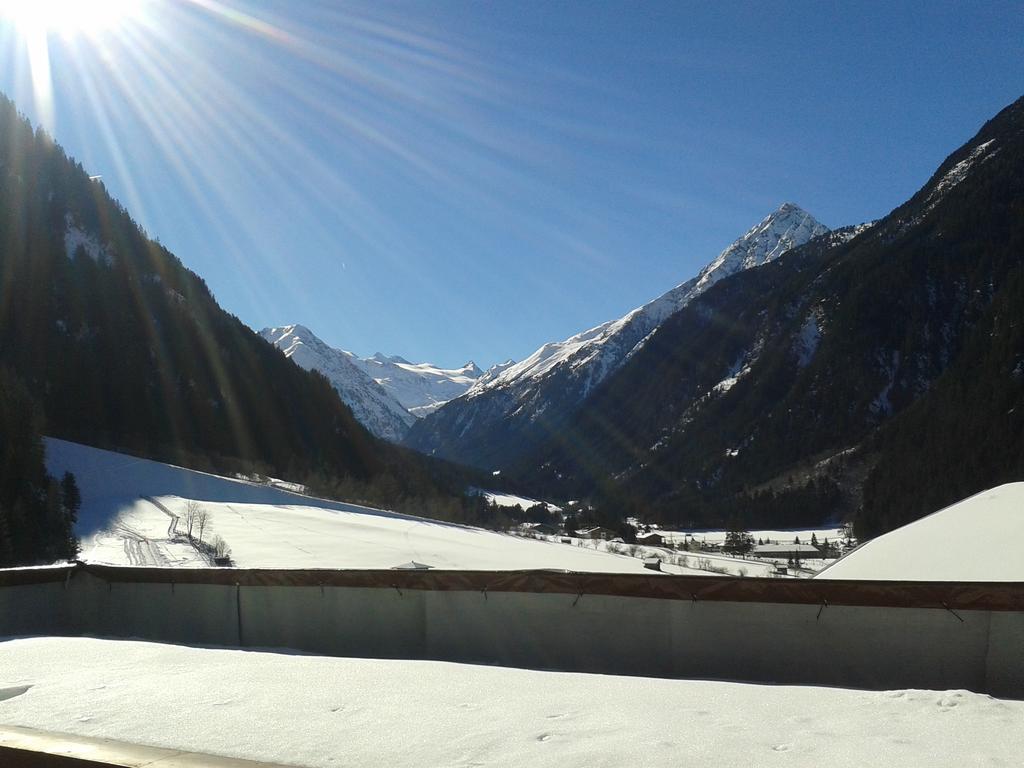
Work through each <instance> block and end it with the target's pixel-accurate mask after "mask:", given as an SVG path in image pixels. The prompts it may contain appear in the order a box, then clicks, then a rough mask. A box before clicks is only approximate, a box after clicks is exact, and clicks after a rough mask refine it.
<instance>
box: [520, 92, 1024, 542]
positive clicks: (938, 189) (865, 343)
mask: <svg viewBox="0 0 1024 768" xmlns="http://www.w3.org/2000/svg"><path fill="white" fill-rule="evenodd" d="M850 235H856V236H853V237H850ZM848 237H849V238H850V239H848V240H847V238H848ZM1022 265H1024V101H1018V102H1016V103H1015V104H1013V105H1011V106H1010V107H1008V108H1006V109H1005V110H1003V112H1001V113H1000V114H999V115H998V116H997V117H995V118H994V119H992V120H991V121H989V122H988V123H987V124H986V125H985V126H984V127H983V128H982V129H981V131H980V132H979V133H978V135H977V136H976V137H975V138H974V139H972V140H971V141H970V142H968V143H967V144H966V145H964V146H963V147H961V148H960V149H958V150H957V151H956V152H954V153H953V154H952V155H951V156H950V157H949V158H948V159H947V160H946V161H945V162H944V163H943V164H942V165H941V166H940V168H939V169H938V171H937V172H936V173H935V175H934V176H933V177H932V178H931V179H930V180H929V182H928V183H927V184H926V185H925V186H924V187H923V188H922V189H921V191H920V192H918V193H917V194H916V195H915V196H914V197H913V198H912V199H911V200H909V201H908V202H907V203H905V204H904V205H902V206H900V207H899V208H897V209H896V210H894V211H893V212H892V213H891V214H890V215H889V216H887V217H885V218H884V219H883V220H881V221H879V222H877V223H876V224H874V225H873V226H871V227H868V228H865V229H864V230H863V231H861V232H859V234H858V233H857V232H847V233H845V234H844V233H838V234H837V233H834V234H833V235H830V236H827V237H825V238H819V239H818V240H816V241H813V242H812V243H810V244H808V245H806V246H804V247H802V248H798V249H795V250H794V251H792V252H790V253H788V254H786V255H785V256H783V257H782V258H780V259H779V260H777V261H776V262H774V263H771V264H768V265H766V266H763V267H760V268H757V269H754V270H750V271H747V272H743V273H740V274H737V275H735V276H733V277H731V278H729V279H727V280H723V281H721V282H720V283H718V284H717V285H716V286H714V287H713V288H712V289H711V290H709V291H708V292H707V293H705V294H704V295H703V296H701V297H700V298H698V299H696V300H695V301H693V302H692V303H691V304H689V305H688V306H687V307H685V308H683V309H682V310H681V311H680V312H678V313H677V314H675V315H674V316H672V317H671V318H669V320H667V321H666V322H665V323H664V324H663V325H662V326H661V327H660V328H659V330H658V331H657V332H656V333H655V334H654V335H653V336H652V337H651V339H650V340H648V342H647V343H646V344H645V345H644V347H643V348H642V349H641V350H639V351H638V352H637V354H635V355H634V356H633V357H632V358H631V359H630V360H629V361H628V362H627V364H626V365H625V366H624V367H623V368H622V369H621V370H620V371H619V372H618V373H617V374H616V375H615V376H613V377H612V378H610V379H609V380H608V381H607V382H606V384H605V385H604V386H603V387H601V388H600V389H599V390H598V391H597V392H595V394H594V395H593V396H592V398H591V399H590V401H588V403H587V406H586V408H584V409H583V410H581V411H580V412H579V413H578V414H577V415H576V416H575V417H574V419H573V420H572V422H571V423H570V424H569V425H567V427H566V429H564V430H563V431H562V432H561V433H560V434H558V435H556V436H555V437H554V438H553V439H552V440H550V441H549V442H548V443H547V444H546V445H545V446H544V447H543V448H542V449H541V450H539V451H537V452H536V453H535V454H533V455H532V456H531V457H530V458H529V459H528V460H527V461H524V462H523V463H522V464H521V466H520V471H521V472H523V473H525V474H528V475H530V476H531V477H533V478H535V479H536V480H537V481H538V482H539V483H540V484H541V485H542V486H545V488H544V489H543V490H546V491H548V492H559V491H560V492H562V493H566V494H576V493H585V492H587V490H588V489H594V488H596V489H598V490H597V491H596V493H597V495H598V496H599V497H601V498H603V499H604V501H605V503H606V504H615V505H616V506H618V507H621V508H623V509H630V508H636V509H638V510H639V511H640V512H641V513H643V514H646V515H650V516H652V517H656V518H659V519H662V520H666V521H677V522H692V523H698V524H702V523H712V522H714V523H718V524H721V523H723V522H727V521H728V520H729V519H732V518H734V517H741V518H742V517H746V518H752V519H758V520H759V521H760V522H765V523H767V522H769V521H771V522H772V523H773V524H779V525H781V524H787V523H790V524H794V525H795V524H802V523H809V522H821V520H822V518H823V517H826V516H835V515H837V514H841V513H843V512H857V511H859V518H858V522H859V525H860V527H861V529H862V533H864V534H873V533H877V532H879V531H881V530H885V529H888V528H891V527H893V526H894V525H896V524H899V523H900V522H905V521H906V520H908V519H912V518H913V517H914V516H919V515H920V514H923V513H925V512H927V511H930V510H933V509H935V508H937V507H939V506H942V505H943V504H946V503H949V502H952V501H955V500H957V499H959V498H962V497H963V496H964V495H967V494H969V493H971V492H973V491H976V490H978V489H981V488H984V487H988V486H992V485H995V484H998V483H1000V482H1006V481H1007V480H1012V479H1021V477H1024V450H1022V440H1021V437H1022V429H1021V425H1022V417H1024V414H1022V413H1021V411H1024V373H1022V372H1024V346H1022V341H1024V333H1022V331H1021V328H1020V323H1021V322H1022V321H1021V318H1022V317H1024V301H1022V299H1024V294H1022V280H1024V275H1022V268H1024V266H1022ZM894 417H895V418H894ZM867 473H870V474H868V479H867V482H864V477H865V474H867ZM542 492H543V491H542Z"/></svg>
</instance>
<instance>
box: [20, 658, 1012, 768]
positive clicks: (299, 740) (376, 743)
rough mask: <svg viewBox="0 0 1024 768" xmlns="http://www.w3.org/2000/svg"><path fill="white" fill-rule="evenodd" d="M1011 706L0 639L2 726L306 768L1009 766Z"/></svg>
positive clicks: (945, 697) (923, 696) (952, 697)
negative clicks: (354, 767)
mask: <svg viewBox="0 0 1024 768" xmlns="http://www.w3.org/2000/svg"><path fill="white" fill-rule="evenodd" d="M1022 722H1024V702H1017V701H1002V700H997V699H993V698H990V697H988V696H983V695H979V694H974V693H969V692H965V691H944V692H936V691H916V690H910V691H889V692H867V691H857V690H846V689H836V688H814V687H798V686H763V685H749V684H740V683H721V682H707V681H686V680H662V679H650V678H637V677H632V678H631V677H614V676H608V675H588V674H577V673H561V672H537V671H529V670H516V669H503V668H496V667H484V666H472V665H464V664H451V663H443V662H431V661H382V660H365V659H347V658H325V657H317V656H302V655H290V654H279V653H262V652H252V651H236V650H215V649H200V648H187V647H181V646H172V645H159V644H154V643H143V642H134V641H113V640H98V639H88V638H31V639H15V640H8V641H6V642H0V723H2V724H5V725H21V726H28V727H32V728H39V729H43V730H50V731H55V732H64V733H72V734H77V735H82V736H94V737H105V738H113V739H117V740H121V741H128V742H133V743H139V744H147V745H152V746H162V747H168V748H178V749H190V750H199V751H204V752H207V753H212V754H220V755H227V756H231V757H248V758H251V759H258V760H267V761H274V762H282V763H289V764H296V765H302V766H309V768H335V766H339V765H366V766H371V765H372V766H378V765H379V766H388V767H389V768H401V767H402V766H410V767H412V766H415V767H416V768H421V767H422V766H470V765H475V766H557V767H558V768H593V767H594V766H627V765H640V766H680V765H715V766H776V765H777V766H786V768H803V767H805V766H806V768H820V766H823V765H827V766H829V768H844V767H846V766H849V767H850V768H853V767H854V766H856V767H857V768H862V767H863V766H873V765H876V766H883V765H884V766H890V767H896V766H915V767H917V766H958V767H962V766H975V765H986V766H1016V765H1020V755H1021V754H1022V752H1024V728H1021V727H1020V726H1021V723H1022Z"/></svg>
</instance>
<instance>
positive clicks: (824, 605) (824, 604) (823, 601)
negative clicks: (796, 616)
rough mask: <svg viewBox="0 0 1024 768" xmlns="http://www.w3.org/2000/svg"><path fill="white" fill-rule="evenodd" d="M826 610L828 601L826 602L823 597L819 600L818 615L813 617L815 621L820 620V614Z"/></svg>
mask: <svg viewBox="0 0 1024 768" xmlns="http://www.w3.org/2000/svg"><path fill="white" fill-rule="evenodd" d="M826 608H828V600H826V599H825V598H824V597H823V598H821V608H819V609H818V615H817V616H815V617H814V620H815V621H817V620H818V619H820V618H821V612H822V611H824V610H825V609H826Z"/></svg>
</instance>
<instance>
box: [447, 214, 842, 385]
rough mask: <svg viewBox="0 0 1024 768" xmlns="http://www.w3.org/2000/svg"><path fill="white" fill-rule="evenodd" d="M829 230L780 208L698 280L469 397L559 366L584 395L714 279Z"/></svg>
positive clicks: (552, 348) (543, 352)
mask: <svg viewBox="0 0 1024 768" xmlns="http://www.w3.org/2000/svg"><path fill="white" fill-rule="evenodd" d="M828 231H829V229H828V227H826V226H825V225H824V224H821V223H820V222H818V221H817V220H815V218H814V217H813V216H811V215H810V214H809V213H807V212H806V211H804V210H803V209H802V208H800V207H799V206H797V205H794V204H793V203H784V204H783V205H782V206H780V207H779V208H778V210H776V211H774V212H773V213H771V214H769V215H768V216H766V217H765V218H764V219H763V220H762V221H761V222H760V223H758V224H757V225H756V226H754V227H752V228H751V229H750V230H749V231H747V233H746V234H744V235H743V236H742V237H740V238H739V239H737V240H736V241H735V242H734V243H732V245H730V246H729V247H728V248H726V249H725V250H724V251H722V252H721V253H720V254H719V255H718V256H717V258H715V259H714V260H713V261H712V262H711V263H710V264H708V265H707V266H706V267H704V269H702V270H701V272H700V274H698V275H697V277H695V278H693V279H691V280H688V281H686V282H685V283H682V284H681V285H678V286H676V287H675V288H673V289H672V290H670V291H668V292H667V293H665V294H664V295H662V296H660V297H658V298H657V299H655V300H654V301H651V302H649V303H647V304H645V305H643V306H642V307H638V308H637V309H634V310H633V311H632V312H629V313H628V314H627V315H625V316H624V317H621V318H619V319H617V320H611V321H609V322H606V323H602V324H601V325H598V326H596V327H594V328H591V329H589V330H586V331H583V332H582V333H579V334H576V335H575V336H572V337H570V338H568V339H566V340H565V341H560V342H552V343H549V344H545V345H544V346H543V347H541V348H540V349H538V350H537V351H536V352H534V353H533V354H532V355H530V356H529V357H528V358H526V359H525V360H523V361H522V362H521V363H518V364H516V365H512V366H510V367H509V368H508V369H507V370H505V371H504V372H503V373H502V374H501V375H499V376H496V377H494V378H492V379H490V380H487V381H480V382H478V383H477V384H476V385H475V386H474V387H473V388H472V389H471V390H470V391H469V392H468V393H467V395H468V396H469V397H475V396H477V395H479V394H481V393H483V392H485V391H490V390H495V389H510V388H517V387H523V386H529V383H530V382H532V381H535V380H538V379H541V378H543V377H545V376H547V375H548V374H550V373H551V372H552V371H553V370H555V369H556V368H559V367H563V366H565V367H567V368H568V369H570V370H571V371H573V373H574V374H575V375H577V376H581V375H582V376H583V377H585V379H586V381H585V384H584V386H583V393H582V394H583V396H584V397H585V396H586V395H587V394H589V392H590V390H591V389H593V387H594V386H596V385H597V384H599V383H600V382H601V381H603V380H604V379H605V378H606V377H607V376H608V375H609V374H610V373H612V372H613V371H614V370H615V369H616V368H618V367H619V366H620V365H621V364H622V363H623V362H624V361H625V360H626V359H627V358H628V357H629V355H630V354H631V353H632V352H633V351H634V350H635V349H636V348H637V346H638V345H640V344H642V343H643V341H644V340H645V339H646V338H647V336H648V335H650V333H651V332H653V331H654V330H655V329H657V327H658V326H659V325H661V324H662V323H663V322H665V320H667V319H668V318H669V317H670V316H671V315H673V314H675V313H676V312H677V311H679V310H680V309H681V308H682V307H684V306H686V305H687V304H689V303H690V302H691V301H693V299H695V298H696V297H697V296H699V295H700V294H702V293H704V291H706V290H707V289H708V288H710V287H711V286H712V285H714V284H715V283H717V282H718V281H719V280H721V279H723V278H725V277H728V276H729V275H732V274H735V273H736V272H739V271H741V270H744V269H750V268H751V267H756V266H760V265H761V264H765V263H767V262H769V261H772V260H774V259H776V258H778V257H779V256H781V255H782V254H783V253H785V252H786V251H788V250H791V249H792V248H796V247H797V246H800V245H803V244H804V243H806V242H808V241H809V240H811V239H813V238H815V237H818V236H819V235H823V234H825V233H826V232H828Z"/></svg>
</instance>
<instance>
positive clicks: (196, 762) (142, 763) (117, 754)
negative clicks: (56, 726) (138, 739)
mask: <svg viewBox="0 0 1024 768" xmlns="http://www.w3.org/2000/svg"><path fill="white" fill-rule="evenodd" d="M0 765H2V766H4V768H8V766H9V767H10V768H296V766H294V765H283V764H281V763H261V762H257V761H254V760H243V759H241V758H234V757H220V756H217V755H205V754H201V753H198V752H189V751H186V750H179V749H166V748H164V747H147V746H144V745H141V744H131V743H129V742H124V741H115V740H114V739H102V738H94V737H90V736H76V735H73V734H69V733H53V732H50V731H41V730H38V729H36V728H26V727H24V726H18V725H2V724H0Z"/></svg>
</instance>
